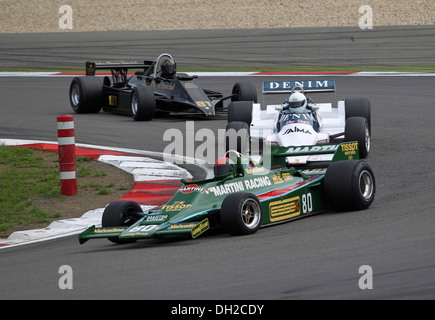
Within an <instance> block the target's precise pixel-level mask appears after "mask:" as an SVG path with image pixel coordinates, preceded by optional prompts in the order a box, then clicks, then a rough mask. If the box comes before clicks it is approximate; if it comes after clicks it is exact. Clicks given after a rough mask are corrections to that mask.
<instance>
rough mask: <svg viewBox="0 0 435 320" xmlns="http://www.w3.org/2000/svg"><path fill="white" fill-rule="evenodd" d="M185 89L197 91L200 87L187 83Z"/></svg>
mask: <svg viewBox="0 0 435 320" xmlns="http://www.w3.org/2000/svg"><path fill="white" fill-rule="evenodd" d="M184 87H185V88H186V89H197V88H198V86H197V85H196V84H194V83H193V82H186V83H185V84H184Z"/></svg>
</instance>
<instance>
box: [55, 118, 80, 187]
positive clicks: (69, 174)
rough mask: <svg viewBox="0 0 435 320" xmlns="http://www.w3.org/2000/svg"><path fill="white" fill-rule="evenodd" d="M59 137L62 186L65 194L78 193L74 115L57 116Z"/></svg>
mask: <svg viewBox="0 0 435 320" xmlns="http://www.w3.org/2000/svg"><path fill="white" fill-rule="evenodd" d="M57 139H58V146H59V166H60V188H61V193H62V194H63V195H64V196H75V195H77V179H76V146H75V139H74V117H73V116H72V115H69V114H68V115H61V116H58V117H57Z"/></svg>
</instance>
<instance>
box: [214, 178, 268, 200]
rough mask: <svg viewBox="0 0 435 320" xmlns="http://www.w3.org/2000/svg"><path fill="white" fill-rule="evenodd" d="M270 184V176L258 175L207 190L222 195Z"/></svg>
mask: <svg viewBox="0 0 435 320" xmlns="http://www.w3.org/2000/svg"><path fill="white" fill-rule="evenodd" d="M271 185H272V182H271V181H270V178H269V177H268V176H265V177H258V178H252V179H248V180H243V181H237V182H230V183H225V184H221V185H218V186H215V187H211V188H209V191H210V192H213V193H214V195H215V196H222V195H227V194H230V193H234V192H242V191H246V190H252V189H257V188H262V187H266V186H271Z"/></svg>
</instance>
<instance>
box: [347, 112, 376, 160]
mask: <svg viewBox="0 0 435 320" xmlns="http://www.w3.org/2000/svg"><path fill="white" fill-rule="evenodd" d="M344 139H345V141H358V150H359V157H360V158H361V159H364V158H367V156H368V155H369V152H370V146H371V135H370V126H369V124H368V122H367V120H366V118H363V117H352V118H348V119H347V120H346V124H345V128H344Z"/></svg>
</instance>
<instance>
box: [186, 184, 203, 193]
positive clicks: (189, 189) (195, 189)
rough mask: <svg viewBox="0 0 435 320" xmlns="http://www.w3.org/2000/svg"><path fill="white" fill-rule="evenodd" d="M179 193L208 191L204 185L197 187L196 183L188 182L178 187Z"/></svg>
mask: <svg viewBox="0 0 435 320" xmlns="http://www.w3.org/2000/svg"><path fill="white" fill-rule="evenodd" d="M180 191H181V193H184V194H189V193H192V192H200V193H206V194H207V193H208V191H207V190H206V189H205V188H204V187H199V186H198V185H197V184H189V185H187V186H184V187H181V188H180Z"/></svg>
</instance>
